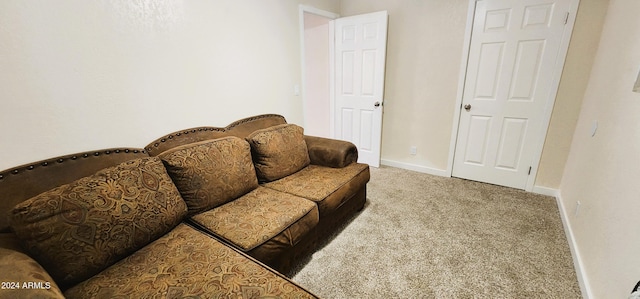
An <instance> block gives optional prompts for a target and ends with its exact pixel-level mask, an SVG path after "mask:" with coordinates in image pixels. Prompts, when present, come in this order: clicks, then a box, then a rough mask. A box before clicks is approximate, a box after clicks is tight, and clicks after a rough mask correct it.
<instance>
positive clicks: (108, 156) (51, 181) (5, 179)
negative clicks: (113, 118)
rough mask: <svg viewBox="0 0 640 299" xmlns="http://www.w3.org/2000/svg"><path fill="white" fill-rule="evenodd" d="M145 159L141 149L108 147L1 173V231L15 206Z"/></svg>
mask: <svg viewBox="0 0 640 299" xmlns="http://www.w3.org/2000/svg"><path fill="white" fill-rule="evenodd" d="M142 157H148V155H147V153H146V152H145V151H144V150H143V149H138V148H110V149H104V150H97V151H90V152H82V153H75V154H71V155H64V156H59V157H55V158H50V159H46V160H41V161H37V162H33V163H29V164H25V165H21V166H18V167H14V168H11V169H7V170H3V171H0V232H8V231H9V212H11V210H12V209H13V207H14V206H15V205H17V204H18V203H20V202H23V201H25V200H27V199H29V198H32V197H34V196H36V195H38V194H40V193H42V192H45V191H48V190H51V189H53V188H55V187H58V186H61V185H64V184H68V183H71V182H73V181H75V180H77V179H80V178H83V177H86V176H89V175H92V174H94V173H96V171H98V170H100V169H103V168H107V167H111V166H114V165H118V164H120V163H122V162H124V161H127V160H132V159H136V158H142Z"/></svg>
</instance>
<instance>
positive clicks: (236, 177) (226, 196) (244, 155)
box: [159, 137, 258, 215]
mask: <svg viewBox="0 0 640 299" xmlns="http://www.w3.org/2000/svg"><path fill="white" fill-rule="evenodd" d="M159 157H160V159H162V161H163V162H164V164H165V166H166V167H167V171H168V172H169V175H170V176H171V178H172V179H173V181H174V182H175V184H176V186H177V187H178V190H180V194H182V198H184V200H185V202H186V203H187V206H188V207H189V215H194V214H197V213H200V212H203V211H206V210H209V209H212V208H215V207H217V206H220V205H222V204H224V203H226V202H228V201H230V200H233V199H236V198H237V197H240V196H242V195H243V194H245V193H247V192H249V191H251V190H253V189H255V188H256V187H258V179H257V177H256V172H255V169H254V167H253V162H252V161H251V150H250V148H249V144H248V143H247V142H246V141H244V140H242V139H240V138H238V137H224V138H220V139H215V140H208V141H202V142H197V143H193V144H187V145H183V146H179V147H176V148H174V149H171V150H168V151H166V152H164V153H162V154H160V155H159Z"/></svg>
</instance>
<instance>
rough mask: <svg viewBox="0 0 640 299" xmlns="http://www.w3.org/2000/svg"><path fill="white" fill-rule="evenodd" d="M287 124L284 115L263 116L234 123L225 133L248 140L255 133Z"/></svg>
mask: <svg viewBox="0 0 640 299" xmlns="http://www.w3.org/2000/svg"><path fill="white" fill-rule="evenodd" d="M286 123H287V121H286V120H285V119H284V117H283V116H282V115H277V114H262V115H256V116H252V117H247V118H243V119H240V120H237V121H234V122H233V123H231V124H229V125H228V126H227V127H226V128H225V133H226V134H227V135H230V136H236V137H240V138H246V137H247V136H249V134H251V133H253V132H254V131H257V130H260V129H266V128H269V127H273V126H277V125H282V124H286Z"/></svg>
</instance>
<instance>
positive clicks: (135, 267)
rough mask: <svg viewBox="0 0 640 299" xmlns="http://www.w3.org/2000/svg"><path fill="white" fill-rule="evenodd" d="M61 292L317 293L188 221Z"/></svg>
mask: <svg viewBox="0 0 640 299" xmlns="http://www.w3.org/2000/svg"><path fill="white" fill-rule="evenodd" d="M64 294H65V296H66V297H67V298H316V297H315V296H314V295H312V294H311V293H309V292H307V291H305V290H304V289H303V288H301V287H300V286H298V285H296V284H294V283H293V282H291V281H289V280H288V279H286V278H285V277H283V276H282V275H280V274H277V273H275V272H273V271H272V270H269V269H268V268H266V267H264V266H261V265H260V264H258V263H257V262H255V261H253V260H252V259H250V258H248V257H246V256H244V255H242V254H241V253H239V252H237V251H235V250H234V249H232V248H230V247H228V246H226V245H224V244H222V243H221V242H220V241H217V240H215V239H213V238H212V237H210V236H207V235H205V234H203V233H201V232H199V231H197V230H195V229H193V228H191V227H189V226H188V225H186V224H180V225H178V226H177V227H176V228H175V229H173V230H172V231H171V232H169V233H168V234H166V235H164V236H162V237H161V238H159V239H158V240H156V241H154V242H153V243H151V244H149V245H147V246H146V247H144V248H142V249H140V250H138V251H136V252H135V253H133V254H132V255H130V256H128V257H126V258H125V259H123V260H121V261H119V262H118V263H116V264H114V265H113V266H111V267H109V268H107V269H106V270H104V271H102V272H100V273H99V274H97V275H95V276H93V277H91V278H90V279H89V280H86V281H83V282H82V283H80V284H78V285H76V286H74V287H72V288H71V289H68V290H67V291H65V293H64Z"/></svg>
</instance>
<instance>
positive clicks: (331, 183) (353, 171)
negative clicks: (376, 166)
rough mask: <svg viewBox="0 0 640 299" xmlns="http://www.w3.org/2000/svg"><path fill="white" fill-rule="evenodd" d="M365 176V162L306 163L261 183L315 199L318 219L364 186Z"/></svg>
mask: <svg viewBox="0 0 640 299" xmlns="http://www.w3.org/2000/svg"><path fill="white" fill-rule="evenodd" d="M369 178H370V173H369V166H368V165H367V164H359V163H353V164H350V165H348V166H346V167H344V168H331V167H324V166H318V165H309V166H307V167H305V168H304V169H302V170H301V171H298V172H296V173H294V174H292V175H290V176H287V177H286V178H283V179H280V180H277V181H274V182H270V183H266V184H264V185H263V186H264V187H267V188H271V189H274V190H278V191H281V192H286V193H289V194H293V195H296V196H300V197H303V198H306V199H309V200H312V201H314V202H316V203H317V204H318V209H319V211H320V218H322V217H323V216H324V215H327V214H328V213H331V212H332V211H334V210H336V209H337V208H339V207H340V206H341V205H342V204H343V203H344V202H345V200H347V199H349V197H350V196H353V195H354V194H355V193H356V191H357V190H358V189H360V188H362V187H363V186H365V185H366V183H367V182H368V181H369Z"/></svg>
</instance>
